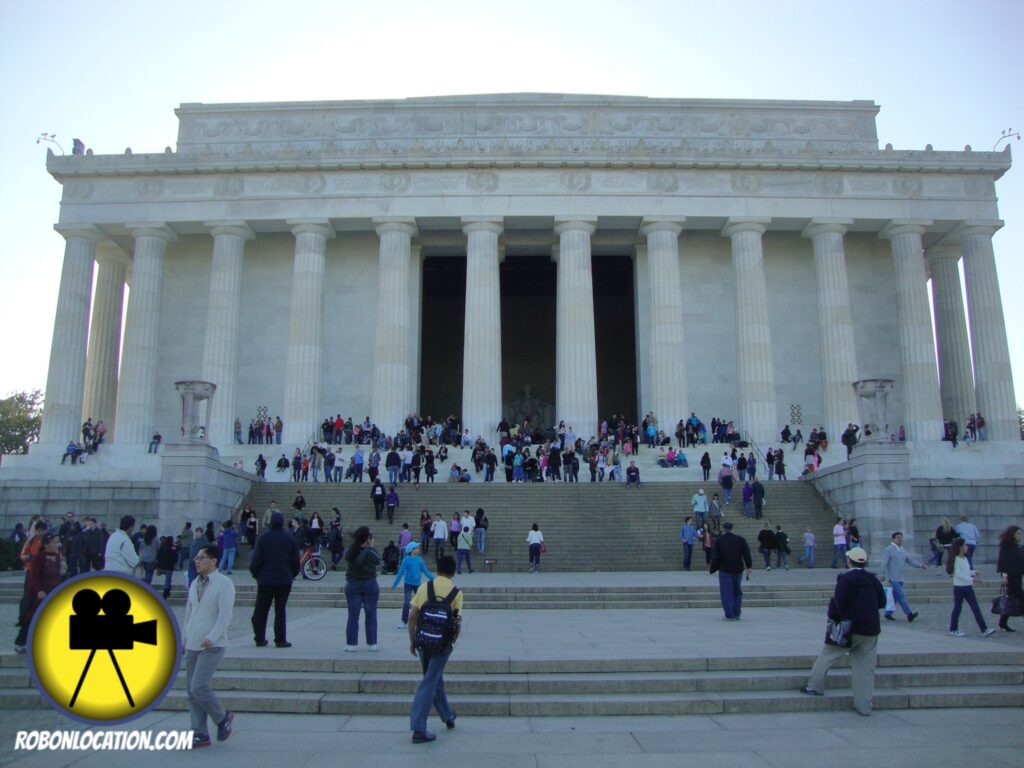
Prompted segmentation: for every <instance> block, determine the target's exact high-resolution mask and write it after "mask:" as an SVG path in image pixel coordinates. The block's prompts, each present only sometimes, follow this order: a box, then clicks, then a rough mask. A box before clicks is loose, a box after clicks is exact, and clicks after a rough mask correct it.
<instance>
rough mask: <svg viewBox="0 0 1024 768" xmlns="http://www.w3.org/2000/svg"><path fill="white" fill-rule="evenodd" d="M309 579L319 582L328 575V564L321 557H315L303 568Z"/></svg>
mask: <svg viewBox="0 0 1024 768" xmlns="http://www.w3.org/2000/svg"><path fill="white" fill-rule="evenodd" d="M302 572H303V574H305V576H306V578H307V579H310V580H312V581H319V580H320V579H322V578H323V577H324V576H326V575H327V562H326V561H325V560H324V559H323V558H322V557H320V556H319V555H313V556H312V557H311V558H309V559H308V560H307V561H306V562H305V563H304V564H303V566H302Z"/></svg>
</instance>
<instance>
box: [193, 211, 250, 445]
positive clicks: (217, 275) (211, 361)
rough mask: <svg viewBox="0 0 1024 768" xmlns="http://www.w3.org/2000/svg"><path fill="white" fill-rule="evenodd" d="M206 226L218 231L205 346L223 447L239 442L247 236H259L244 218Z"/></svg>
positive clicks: (215, 440) (215, 426)
mask: <svg viewBox="0 0 1024 768" xmlns="http://www.w3.org/2000/svg"><path fill="white" fill-rule="evenodd" d="M206 226H207V227H209V228H210V234H211V235H212V236H213V260H212V264H211V267H210V302H209V306H208V308H207V310H206V340H205V343H204V345H203V381H209V382H212V383H214V384H216V385H217V392H216V394H215V395H214V397H213V399H212V406H211V409H210V410H211V412H210V423H209V424H207V425H206V426H207V439H208V440H209V441H210V443H211V444H212V445H215V446H220V447H222V448H223V447H224V446H229V445H232V444H233V443H234V442H235V429H234V426H235V418H236V417H237V416H238V413H237V407H236V399H237V393H238V342H239V337H240V334H241V310H242V266H243V262H244V258H245V241H246V240H251V239H253V237H255V235H254V234H253V231H252V230H251V229H250V228H249V226H248V225H247V224H246V223H245V222H243V221H223V222H206Z"/></svg>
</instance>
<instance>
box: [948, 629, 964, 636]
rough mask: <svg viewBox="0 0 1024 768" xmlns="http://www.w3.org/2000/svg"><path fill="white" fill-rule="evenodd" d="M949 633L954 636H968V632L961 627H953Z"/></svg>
mask: <svg viewBox="0 0 1024 768" xmlns="http://www.w3.org/2000/svg"><path fill="white" fill-rule="evenodd" d="M949 634H950V635H952V636H953V637H967V633H966V632H964V631H962V630H959V629H951V630H949Z"/></svg>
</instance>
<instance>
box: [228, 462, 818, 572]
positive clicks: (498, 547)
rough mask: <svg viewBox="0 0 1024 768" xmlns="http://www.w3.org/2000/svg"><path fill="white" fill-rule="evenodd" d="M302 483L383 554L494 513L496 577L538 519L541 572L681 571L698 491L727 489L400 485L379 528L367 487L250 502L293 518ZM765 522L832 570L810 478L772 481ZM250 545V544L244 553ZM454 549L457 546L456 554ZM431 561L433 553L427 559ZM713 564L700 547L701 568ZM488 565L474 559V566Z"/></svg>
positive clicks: (746, 530) (324, 508) (266, 489)
mask: <svg viewBox="0 0 1024 768" xmlns="http://www.w3.org/2000/svg"><path fill="white" fill-rule="evenodd" d="M299 487H301V488H302V492H303V495H304V496H305V498H306V503H307V506H306V510H305V512H306V514H307V515H309V514H310V513H312V512H313V511H318V512H320V514H321V516H322V517H323V518H324V519H325V520H329V519H330V516H331V508H332V507H338V509H339V510H341V512H342V515H343V518H344V524H345V529H346V530H354V529H355V528H356V527H357V526H360V525H369V526H371V528H372V529H373V531H374V533H375V535H376V542H377V545H378V548H383V547H384V546H385V545H386V544H387V542H388V540H389V539H391V538H397V536H398V532H399V530H400V529H401V525H402V523H409V527H410V530H412V531H413V534H414V537H418V532H419V516H420V511H421V510H423V509H427V510H429V511H430V512H431V514H436V513H437V512H440V513H441V514H442V515H443V516H444V517H445V520H446V522H450V520H451V515H452V513H453V512H461V511H462V510H464V509H468V510H469V511H470V513H471V514H472V513H473V512H475V510H476V509H477V508H478V507H483V508H484V509H485V510H486V511H487V517H488V519H489V521H490V528H489V529H488V531H487V552H486V555H485V556H486V558H488V559H493V560H496V562H495V563H494V564H493V569H494V570H495V571H501V572H522V571H526V570H527V567H528V563H527V547H526V534H527V531H529V529H530V526H531V524H532V523H534V522H536V523H538V524H539V525H540V528H541V531H543V533H544V542H545V546H546V548H547V552H546V553H545V555H544V556H543V557H542V566H543V567H544V569H545V570H548V571H666V570H678V569H679V568H680V567H681V566H682V546H681V544H680V541H679V528H680V526H681V525H682V523H683V518H684V517H685V516H686V515H689V514H691V512H690V510H691V502H690V500H691V499H692V497H693V495H694V494H695V493H696V492H697V490H698V489H699V488H704V489H705V492H706V493H707V494H708V495H711V494H712V493H714V492H715V491H717V490H719V489H718V488H717V486H715V485H714V484H712V483H700V482H673V483H647V484H645V485H644V486H643V487H642V488H640V489H639V490H636V489H635V488H630V489H626V487H625V486H624V485H622V484H619V483H589V482H584V483H578V484H577V483H527V484H515V485H513V484H508V483H504V482H500V483H498V482H496V483H488V484H486V485H485V484H483V483H468V484H460V483H435V484H429V485H428V484H421V485H420V487H419V488H418V489H417V488H415V487H413V486H412V485H409V484H402V485H400V486H399V487H398V489H397V490H398V494H399V498H400V505H399V508H398V512H397V513H396V515H395V522H394V525H388V523H387V521H382V522H377V521H375V520H374V516H373V505H372V504H371V502H370V486H369V484H368V483H362V484H358V483H355V484H353V483H341V484H332V483H316V484H314V483H302V484H300V485H295V484H293V483H260V484H257V485H255V486H254V487H253V490H252V492H251V493H250V494H249V496H248V497H247V499H246V503H248V504H251V505H252V506H253V508H254V509H256V510H257V512H259V513H260V514H261V515H262V513H263V511H264V510H266V509H267V507H268V506H269V505H270V501H271V500H276V501H277V504H278V506H279V507H281V508H282V510H283V511H284V512H285V513H286V514H288V513H290V512H291V508H290V507H291V503H292V500H293V499H294V498H295V490H296V489H297V488H299ZM765 488H766V489H767V494H766V506H765V516H766V518H767V520H768V521H769V522H771V524H772V525H773V526H774V525H775V524H776V523H778V524H781V525H782V526H783V530H785V531H786V532H787V533H788V534H789V536H790V548H791V549H792V551H793V554H792V556H791V561H792V562H791V565H792V566H795V565H796V558H797V556H798V555H799V554H800V553H801V552H802V549H803V548H802V540H803V532H804V531H805V530H806V529H807V528H810V529H811V530H812V531H813V532H814V534H815V537H816V538H817V544H818V554H817V561H818V564H819V565H822V564H824V565H828V559H829V558H830V556H831V547H832V538H831V530H832V523H833V520H832V517H831V514H830V513H829V512H828V510H827V507H826V506H825V503H824V502H823V500H822V499H821V497H820V496H819V495H818V494H817V492H816V491H815V490H814V488H813V487H812V486H811V485H810V484H808V483H804V482H800V481H790V482H770V483H765ZM739 497H740V494H739V493H738V491H737V492H736V493H734V494H733V503H732V505H730V506H728V507H724V513H725V519H726V520H731V521H732V522H733V523H734V524H735V526H736V527H735V532H736V533H739V534H740V535H742V536H745V537H746V538H747V540H748V542H750V543H751V550H752V552H753V553H754V559H755V561H760V562H761V565H762V566H763V561H761V559H760V557H759V556H758V554H757V552H756V548H757V543H756V537H757V532H758V531H759V530H760V521H755V520H748V519H747V518H746V517H744V516H743V511H742V504H741V502H740V501H739ZM243 549H244V548H243ZM448 549H449V551H450V548H448ZM427 560H428V562H429V561H430V554H429V553H428V555H427ZM703 562H704V554H703V551H702V550H701V549H700V548H699V547H698V548H697V550H696V552H695V554H694V564H695V567H696V566H697V564H700V563H703ZM482 566H483V563H482V562H481V560H480V559H477V557H476V555H475V554H474V567H482Z"/></svg>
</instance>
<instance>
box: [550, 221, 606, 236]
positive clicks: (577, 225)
mask: <svg viewBox="0 0 1024 768" xmlns="http://www.w3.org/2000/svg"><path fill="white" fill-rule="evenodd" d="M577 229H578V230H582V231H583V232H586V233H587V234H588V235H592V234H594V232H595V231H596V230H597V217H596V216H555V234H556V235H560V234H562V233H563V232H571V231H574V230H577Z"/></svg>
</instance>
